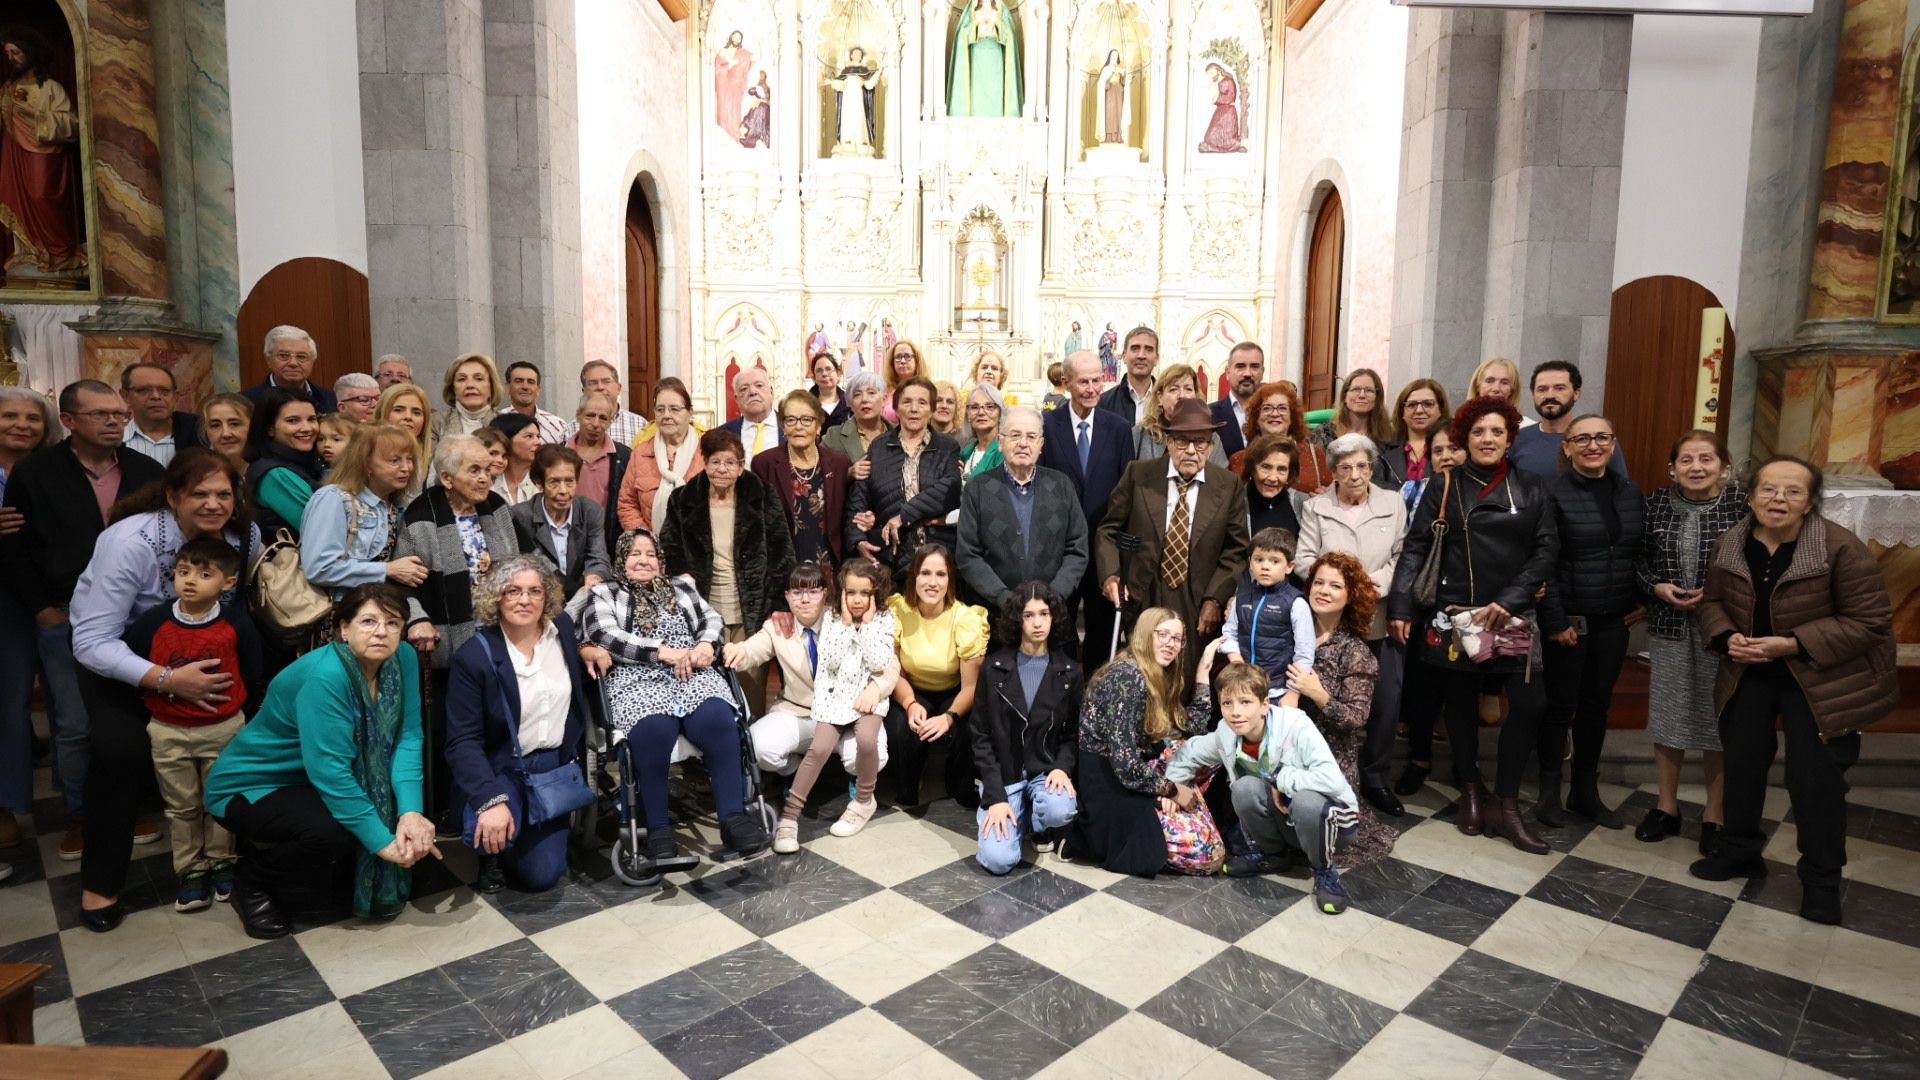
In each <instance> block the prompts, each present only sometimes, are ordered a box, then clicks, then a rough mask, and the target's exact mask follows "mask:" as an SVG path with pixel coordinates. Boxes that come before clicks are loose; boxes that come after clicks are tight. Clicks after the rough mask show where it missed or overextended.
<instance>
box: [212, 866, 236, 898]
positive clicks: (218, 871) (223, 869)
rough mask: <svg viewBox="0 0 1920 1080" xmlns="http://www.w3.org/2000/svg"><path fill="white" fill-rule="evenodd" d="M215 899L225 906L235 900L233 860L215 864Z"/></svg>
mask: <svg viewBox="0 0 1920 1080" xmlns="http://www.w3.org/2000/svg"><path fill="white" fill-rule="evenodd" d="M213 898H214V899H215V900H218V901H220V902H221V903H223V904H224V903H226V902H227V901H229V900H231V899H233V860H232V859H222V860H220V861H219V862H217V863H214V864H213Z"/></svg>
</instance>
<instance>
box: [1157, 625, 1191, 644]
mask: <svg viewBox="0 0 1920 1080" xmlns="http://www.w3.org/2000/svg"><path fill="white" fill-rule="evenodd" d="M1186 636H1187V633H1186V629H1185V628H1184V627H1179V626H1172V627H1165V626H1163V627H1161V628H1160V629H1158V630H1155V631H1154V632H1153V640H1155V641H1161V642H1165V643H1167V644H1169V645H1171V644H1173V643H1174V642H1177V641H1180V640H1182V639H1184V638H1185V637H1186Z"/></svg>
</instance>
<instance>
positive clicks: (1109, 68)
mask: <svg viewBox="0 0 1920 1080" xmlns="http://www.w3.org/2000/svg"><path fill="white" fill-rule="evenodd" d="M1094 85H1095V86H1097V87H1099V88H1100V141H1101V142H1103V143H1123V142H1126V141H1127V69H1126V68H1125V67H1123V66H1122V65H1121V63H1120V50H1119V49H1108V50H1107V60H1106V63H1104V64H1101V65H1100V74H1099V75H1098V76H1096V77H1095V79H1094Z"/></svg>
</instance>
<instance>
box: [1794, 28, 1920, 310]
mask: <svg viewBox="0 0 1920 1080" xmlns="http://www.w3.org/2000/svg"><path fill="white" fill-rule="evenodd" d="M1906 25H1907V5H1906V3H1905V2H1904V0H1849V2H1848V4H1847V10H1846V14H1845V15H1844V16H1843V17H1842V20H1841V24H1840V60H1839V63H1838V65H1837V66H1836V69H1835V71H1834V75H1833V98H1832V104H1831V106H1830V107H1829V110H1828V113H1827V156H1826V165H1825V170H1824V172H1823V173H1822V175H1821V184H1820V216H1819V220H1818V224H1816V225H1815V227H1814V251H1813V275H1812V277H1813V280H1812V284H1811V285H1810V287H1809V292H1808V295H1807V317H1808V318H1809V319H1815V320H1818V319H1848V318H1868V317H1870V316H1872V315H1873V312H1874V306H1875V300H1876V295H1875V294H1876V292H1877V291H1878V289H1879V283H1880V241H1881V234H1882V230H1883V227H1884V222H1885V219H1886V209H1887V179H1888V174H1889V171H1890V169H1891V165H1892V161H1893V155H1894V145H1893V142H1894V131H1895V129H1896V127H1897V126H1898V119H1899V116H1898V114H1899V109H1900V57H1901V48H1902V46H1903V44H1904V38H1905V33H1906Z"/></svg>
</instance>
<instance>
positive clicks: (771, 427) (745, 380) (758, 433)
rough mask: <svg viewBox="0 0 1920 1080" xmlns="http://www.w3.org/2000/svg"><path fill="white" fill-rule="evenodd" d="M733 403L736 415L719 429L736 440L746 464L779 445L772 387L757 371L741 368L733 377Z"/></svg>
mask: <svg viewBox="0 0 1920 1080" xmlns="http://www.w3.org/2000/svg"><path fill="white" fill-rule="evenodd" d="M733 400H734V401H736V402H738V403H739V405H740V415H739V416H736V417H734V418H733V419H731V420H729V421H727V422H726V423H724V424H721V425H720V426H721V427H723V428H725V429H727V430H728V431H731V432H733V433H734V434H735V435H738V436H740V445H741V446H742V447H744V448H745V449H746V452H747V464H748V465H749V466H751V465H752V464H753V459H754V458H756V457H758V456H759V455H761V454H764V453H766V452H767V451H768V450H771V449H773V448H774V447H776V446H779V445H780V418H779V417H777V416H775V415H773V383H772V382H771V381H769V380H768V379H767V373H766V372H764V371H762V370H760V369H759V368H757V367H750V368H742V369H740V374H738V375H735V376H734V377H733Z"/></svg>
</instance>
